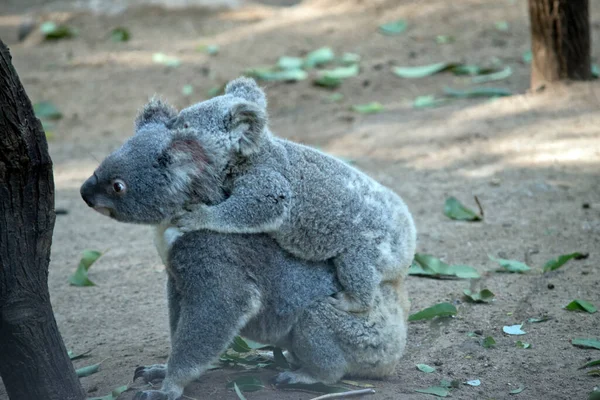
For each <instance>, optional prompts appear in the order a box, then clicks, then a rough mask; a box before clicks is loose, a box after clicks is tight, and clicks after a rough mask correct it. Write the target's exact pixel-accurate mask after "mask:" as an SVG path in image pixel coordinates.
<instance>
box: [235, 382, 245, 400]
mask: <svg viewBox="0 0 600 400" xmlns="http://www.w3.org/2000/svg"><path fill="white" fill-rule="evenodd" d="M233 390H235V394H237V396H238V399H240V400H246V397H244V395H243V394H242V391H241V390H240V388H239V387H238V385H237V383H235V382H233Z"/></svg>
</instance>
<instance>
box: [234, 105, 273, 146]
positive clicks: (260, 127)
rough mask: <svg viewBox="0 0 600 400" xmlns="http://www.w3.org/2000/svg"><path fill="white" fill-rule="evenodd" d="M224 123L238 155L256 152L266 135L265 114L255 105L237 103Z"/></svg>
mask: <svg viewBox="0 0 600 400" xmlns="http://www.w3.org/2000/svg"><path fill="white" fill-rule="evenodd" d="M226 122H227V123H226V125H227V130H228V131H229V132H230V134H231V136H232V139H233V140H234V141H235V142H236V144H237V147H236V151H237V152H238V153H240V154H241V155H243V156H248V155H250V154H252V153H254V152H255V151H257V150H258V148H259V147H260V144H261V142H262V140H263V139H264V137H265V135H266V132H265V128H266V126H267V113H266V112H265V110H264V109H263V108H261V107H259V106H258V105H256V104H255V103H247V102H241V103H237V104H235V105H234V106H233V107H231V109H230V110H229V113H228V115H227V121H226Z"/></svg>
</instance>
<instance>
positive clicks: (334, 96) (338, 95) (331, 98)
mask: <svg viewBox="0 0 600 400" xmlns="http://www.w3.org/2000/svg"><path fill="white" fill-rule="evenodd" d="M343 99H344V95H343V94H341V93H332V94H330V95H329V96H327V100H328V101H331V102H334V103H335V102H338V101H341V100H343Z"/></svg>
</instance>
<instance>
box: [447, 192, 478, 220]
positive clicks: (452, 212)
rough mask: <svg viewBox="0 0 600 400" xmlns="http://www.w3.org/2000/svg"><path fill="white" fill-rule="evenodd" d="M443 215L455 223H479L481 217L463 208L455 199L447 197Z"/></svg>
mask: <svg viewBox="0 0 600 400" xmlns="http://www.w3.org/2000/svg"><path fill="white" fill-rule="evenodd" d="M444 215H445V216H446V217H448V218H450V219H454V220H457V221H481V216H480V215H479V214H477V213H476V212H475V211H473V210H471V209H469V208H467V207H465V206H464V205H463V204H462V203H461V202H460V201H458V200H457V199H456V198H455V197H448V198H447V199H446V202H445V203H444Z"/></svg>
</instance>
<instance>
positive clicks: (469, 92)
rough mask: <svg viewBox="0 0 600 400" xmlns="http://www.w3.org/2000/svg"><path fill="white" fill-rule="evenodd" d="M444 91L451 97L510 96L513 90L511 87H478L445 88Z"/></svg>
mask: <svg viewBox="0 0 600 400" xmlns="http://www.w3.org/2000/svg"><path fill="white" fill-rule="evenodd" d="M444 93H445V94H446V95H447V96H450V97H458V98H471V97H502V96H510V95H512V92H511V91H510V90H509V89H503V88H493V87H477V88H470V89H465V90H458V89H452V88H448V87H447V88H444Z"/></svg>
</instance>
